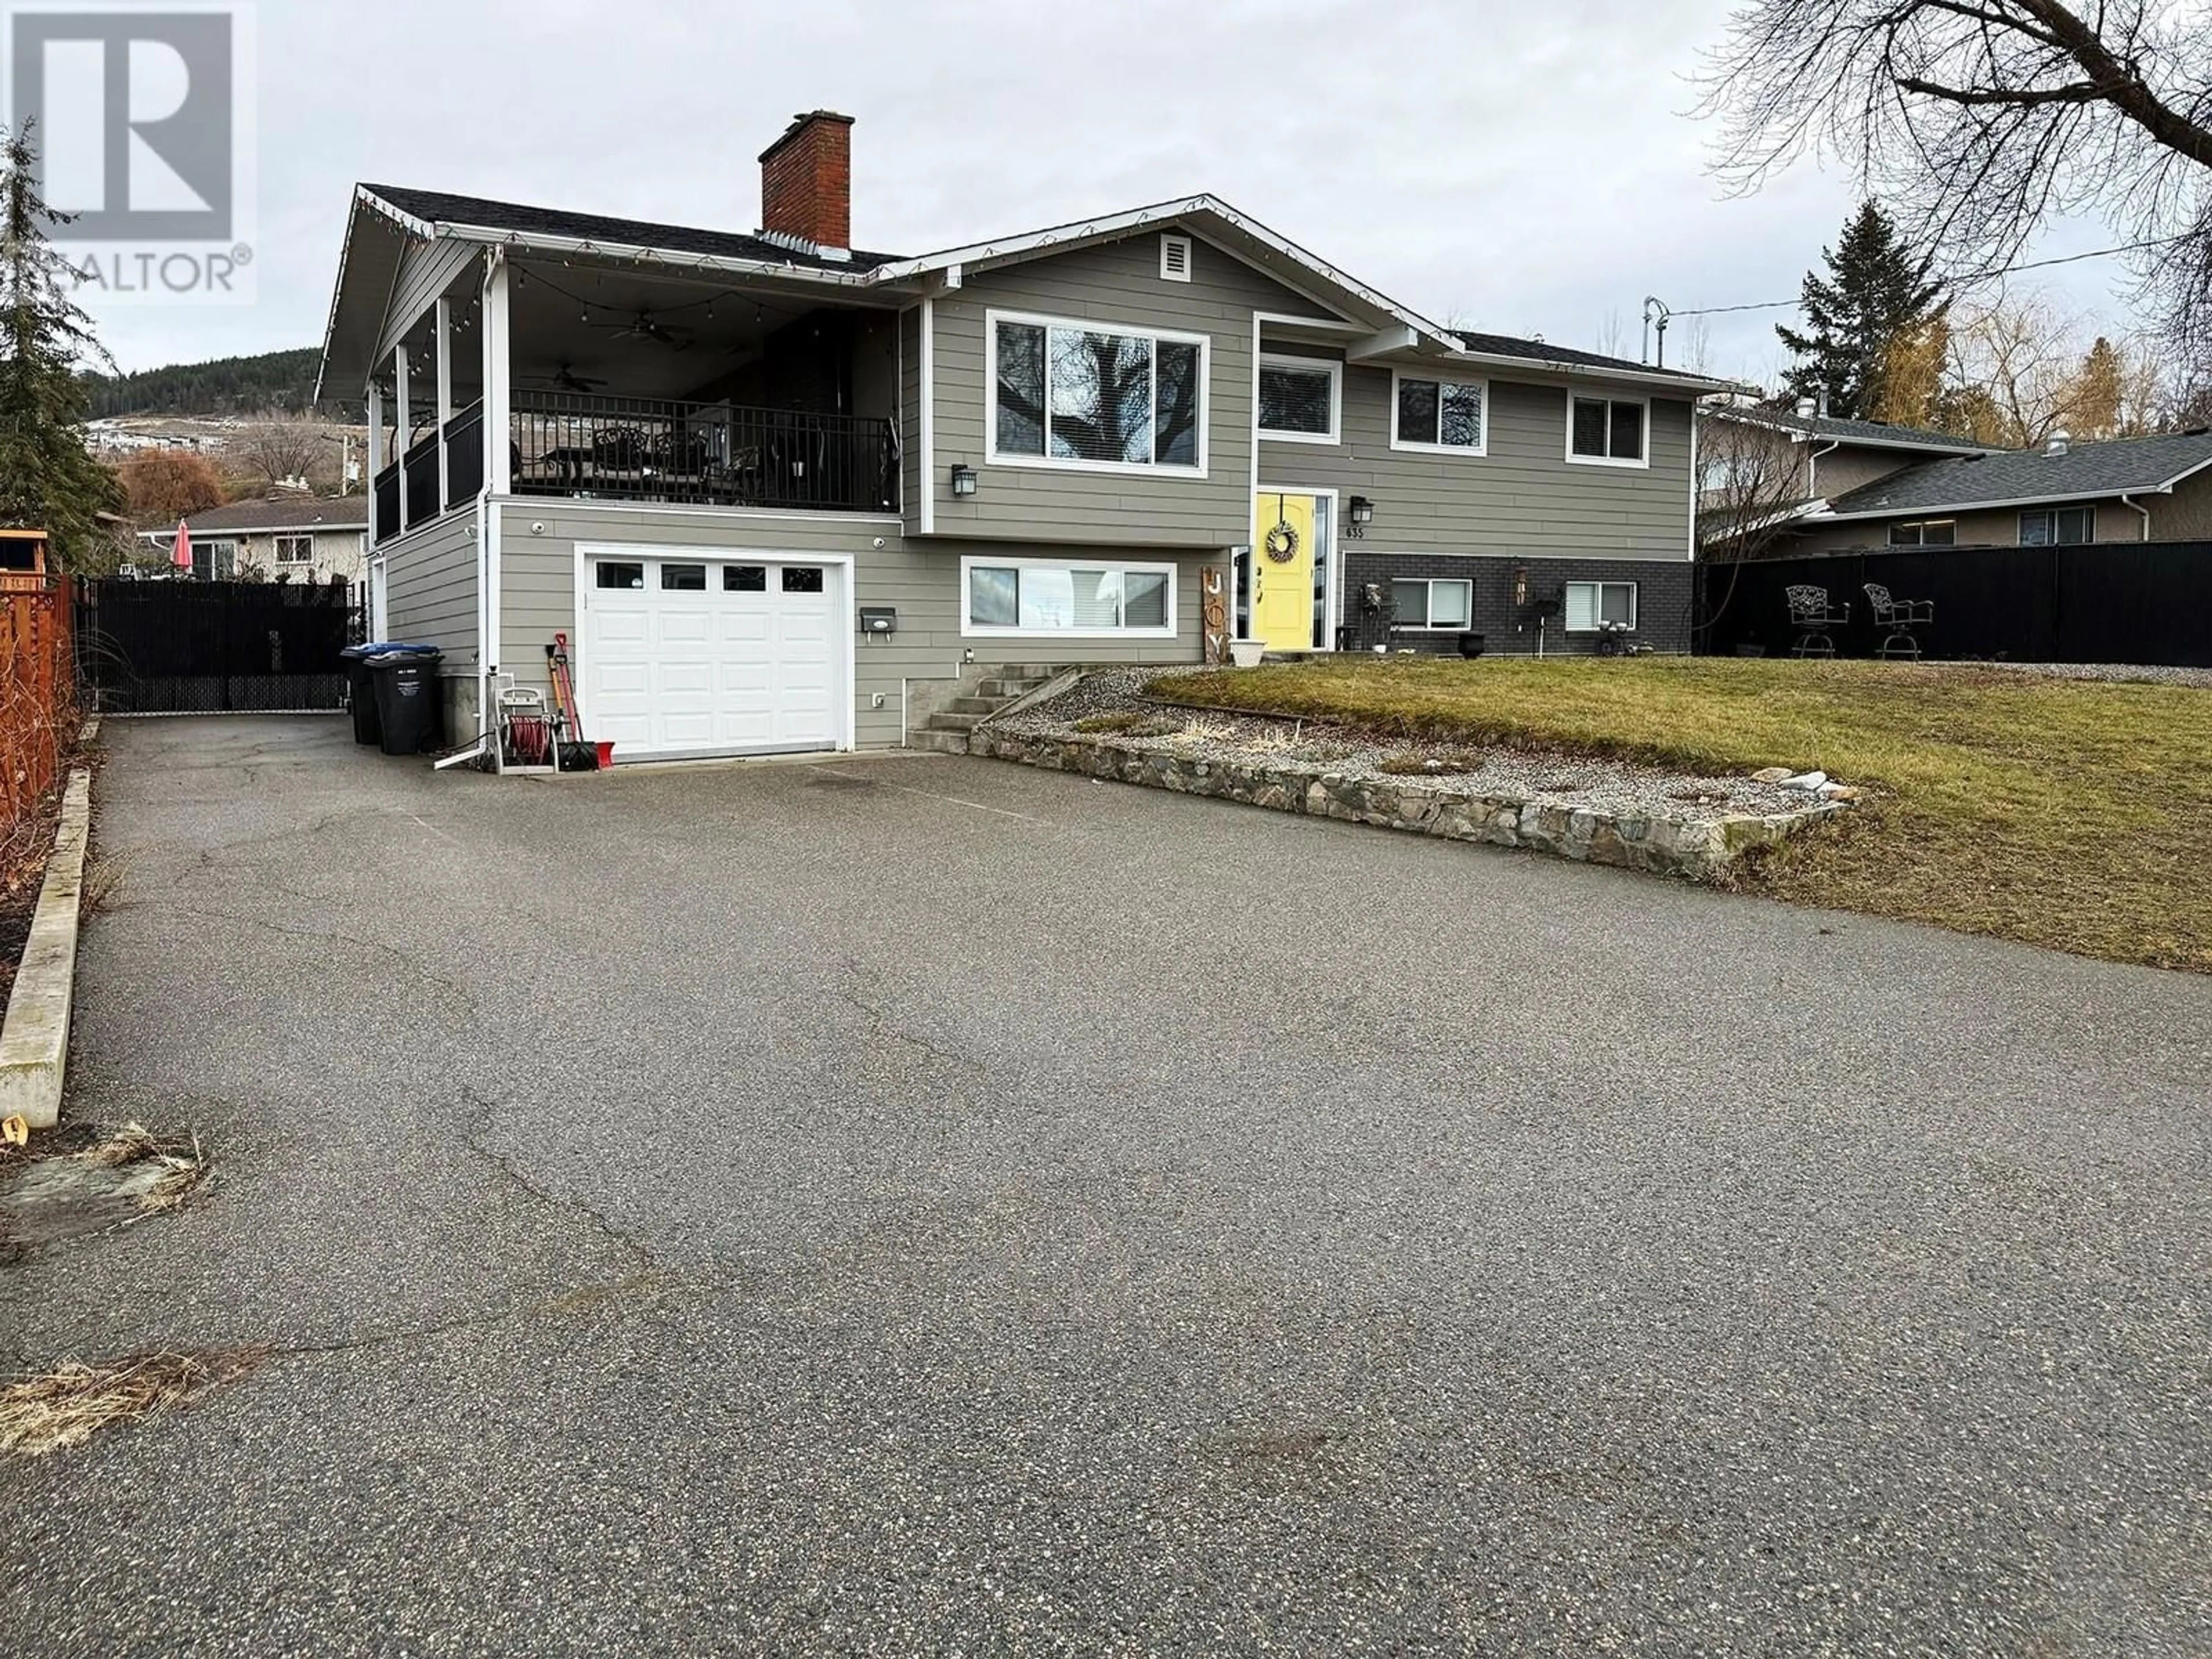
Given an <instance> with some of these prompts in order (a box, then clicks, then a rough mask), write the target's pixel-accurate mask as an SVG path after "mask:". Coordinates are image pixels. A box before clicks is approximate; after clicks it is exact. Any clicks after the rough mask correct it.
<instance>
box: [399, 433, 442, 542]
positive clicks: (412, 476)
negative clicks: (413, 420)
mask: <svg viewBox="0 0 2212 1659" xmlns="http://www.w3.org/2000/svg"><path fill="white" fill-rule="evenodd" d="M441 510H442V508H441V507H440V505H439V501H438V434H437V430H436V428H432V429H431V430H430V431H429V432H428V433H427V434H425V435H423V436H422V437H421V438H418V439H416V441H415V447H413V448H411V449H410V450H409V451H408V452H407V527H408V528H409V529H410V530H412V529H414V528H415V527H416V526H417V525H425V524H428V523H429V522H430V520H433V519H435V518H436V517H437V516H438V514H439V513H440V512H441Z"/></svg>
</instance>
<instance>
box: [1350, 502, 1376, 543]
mask: <svg viewBox="0 0 2212 1659" xmlns="http://www.w3.org/2000/svg"><path fill="white" fill-rule="evenodd" d="M1346 516H1347V517H1348V518H1349V519H1350V520H1351V523H1352V538H1353V539H1354V540H1357V539H1358V538H1360V537H1362V536H1364V535H1365V534H1366V533H1367V526H1369V525H1370V524H1373V523H1374V522H1375V503H1374V502H1372V501H1369V500H1368V499H1367V497H1366V496H1364V495H1354V496H1353V497H1352V499H1351V501H1348V502H1346Z"/></svg>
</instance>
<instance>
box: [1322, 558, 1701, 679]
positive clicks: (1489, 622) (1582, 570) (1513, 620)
mask: <svg viewBox="0 0 2212 1659" xmlns="http://www.w3.org/2000/svg"><path fill="white" fill-rule="evenodd" d="M1523 568H1525V569H1526V570H1527V571H1528V597H1529V599H1531V600H1534V599H1563V597H1564V594H1565V589H1566V585H1567V584H1568V583H1569V582H1597V581H1605V582H1634V583H1635V584H1636V631H1635V632H1634V633H1633V634H1631V635H1629V636H1628V637H1629V639H1630V640H1631V641H1634V642H1636V643H1638V644H1642V645H1648V646H1650V647H1652V648H1653V649H1654V650H1656V651H1663V652H1667V653H1670V654H1680V653H1686V652H1687V651H1688V650H1689V649H1690V623H1691V610H1692V604H1693V601H1694V589H1695V580H1696V579H1695V568H1694V567H1693V566H1692V564H1691V563H1690V562H1689V561H1688V560H1687V559H1684V560H1683V561H1681V562H1680V563H1671V562H1667V561H1664V560H1659V559H1495V558H1486V557H1479V556H1472V555H1469V556H1462V555H1459V554H1451V553H1386V552H1381V551H1373V550H1369V549H1368V548H1366V547H1364V546H1363V545H1361V544H1358V543H1357V542H1352V543H1348V544H1346V546H1345V549H1344V580H1345V589H1344V620H1345V622H1346V623H1349V624H1351V626H1352V628H1353V629H1355V630H1356V631H1355V635H1354V640H1353V643H1354V645H1355V647H1358V648H1361V649H1364V648H1367V647H1372V646H1375V645H1378V644H1381V643H1383V634H1382V632H1381V631H1380V630H1379V629H1373V628H1365V629H1363V626H1362V624H1363V622H1364V619H1363V618H1362V617H1361V616H1360V614H1359V590H1360V588H1361V586H1363V585H1364V584H1365V583H1368V582H1380V583H1382V584H1383V598H1384V602H1385V603H1386V604H1387V603H1388V602H1389V592H1390V582H1391V580H1392V579H1393V578H1395V577H1399V576H1404V577H1409V578H1410V577H1418V576H1443V577H1449V578H1452V579H1455V580H1462V579H1464V580H1472V581H1473V582H1474V626H1473V628H1471V629H1469V630H1468V631H1469V632H1471V633H1475V634H1480V635H1484V636H1485V639H1484V641H1483V648H1484V649H1485V650H1486V651H1487V652H1488V653H1490V654H1491V655H1492V656H1504V657H1515V656H1529V657H1533V656H1534V655H1535V654H1536V613H1535V611H1534V609H1533V607H1528V606H1520V605H1515V604H1514V603H1513V573H1514V571H1515V570H1516V569H1523ZM1515 629H1519V630H1520V631H1519V632H1517V633H1516V632H1515ZM1459 634H1460V630H1459V629H1449V630H1446V631H1444V632H1441V633H1433V634H1432V633H1428V632H1426V631H1423V632H1420V633H1406V634H1398V635H1391V636H1390V638H1389V644H1390V647H1391V648H1392V649H1393V650H1411V651H1422V652H1428V653H1438V654H1442V655H1444V656H1455V655H1457V654H1458V652H1459ZM1596 649H1597V635H1595V634H1569V633H1567V632H1566V631H1565V629H1562V628H1561V626H1560V618H1559V617H1553V619H1552V621H1551V624H1550V625H1549V626H1548V627H1547V629H1545V632H1544V654H1545V655H1547V656H1554V655H1556V656H1562V657H1569V656H1589V655H1590V654H1592V653H1595V651H1596Z"/></svg>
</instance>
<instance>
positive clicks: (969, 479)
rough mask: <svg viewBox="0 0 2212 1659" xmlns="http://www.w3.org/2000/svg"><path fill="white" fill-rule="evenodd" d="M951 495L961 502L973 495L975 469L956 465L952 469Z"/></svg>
mask: <svg viewBox="0 0 2212 1659" xmlns="http://www.w3.org/2000/svg"><path fill="white" fill-rule="evenodd" d="M952 493H953V495H955V496H956V497H957V498H959V499H961V500H963V501H964V500H965V499H966V498H967V497H969V496H970V495H974V494H975V468H974V467H972V466H962V465H955V466H954V467H953V469H952Z"/></svg>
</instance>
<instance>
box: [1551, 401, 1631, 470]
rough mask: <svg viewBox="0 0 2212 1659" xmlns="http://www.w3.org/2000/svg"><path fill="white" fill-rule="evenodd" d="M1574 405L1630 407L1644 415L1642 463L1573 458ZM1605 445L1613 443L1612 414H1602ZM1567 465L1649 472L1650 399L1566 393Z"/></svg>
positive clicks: (1588, 456)
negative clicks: (1624, 468) (1612, 467)
mask: <svg viewBox="0 0 2212 1659" xmlns="http://www.w3.org/2000/svg"><path fill="white" fill-rule="evenodd" d="M1576 404H1636V405H1638V407H1639V408H1641V409H1642V410H1643V411H1644V459H1642V460H1639V461H1624V460H1619V459H1615V458H1614V457H1613V456H1611V455H1577V454H1576V453H1575V405H1576ZM1605 434H1606V442H1607V444H1611V443H1612V441H1613V412H1612V410H1609V409H1608V410H1607V411H1606V417H1605ZM1567 464H1568V465H1570V466H1619V467H1626V468H1628V469H1629V470H1631V471H1637V472H1649V471H1650V470H1651V399H1650V398H1616V397H1615V396H1613V393H1612V392H1568V393H1567Z"/></svg>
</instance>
